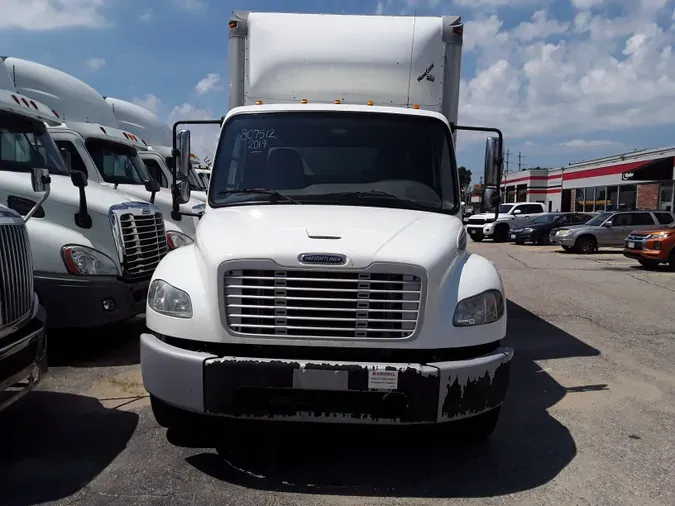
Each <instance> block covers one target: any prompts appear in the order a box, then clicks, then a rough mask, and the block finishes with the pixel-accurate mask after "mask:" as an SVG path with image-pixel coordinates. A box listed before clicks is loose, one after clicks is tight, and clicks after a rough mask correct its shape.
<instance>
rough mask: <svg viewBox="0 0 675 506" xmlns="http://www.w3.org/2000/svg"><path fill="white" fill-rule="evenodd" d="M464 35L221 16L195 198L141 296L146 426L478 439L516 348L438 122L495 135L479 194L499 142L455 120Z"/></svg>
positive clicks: (495, 184) (488, 427)
mask: <svg viewBox="0 0 675 506" xmlns="http://www.w3.org/2000/svg"><path fill="white" fill-rule="evenodd" d="M462 32H463V26H462V24H461V21H460V18H458V17H452V16H445V17H407V16H347V15H317V14H285V13H260V12H255V13H254V12H235V13H234V15H233V17H232V18H231V19H230V21H229V52H228V58H229V62H228V79H229V112H228V113H227V115H226V116H225V118H224V119H222V121H221V120H214V123H218V124H220V125H221V131H220V137H219V141H218V147H217V151H216V155H215V158H214V161H213V169H212V176H211V186H210V187H209V193H208V201H207V205H206V211H205V214H204V216H203V217H202V218H201V220H200V221H199V224H198V227H197V234H196V240H195V244H193V245H190V246H188V247H184V248H181V249H179V250H176V251H172V252H170V253H169V254H168V255H167V256H166V257H165V258H164V259H163V260H162V261H161V262H160V265H159V266H158V268H157V270H156V271H155V273H154V275H153V278H152V282H151V285H150V290H149V294H148V309H147V312H146V318H147V320H146V321H147V327H148V329H149V330H150V332H148V333H145V334H143V335H142V336H141V367H142V374H143V381H144V384H145V388H146V389H147V390H148V392H150V395H151V403H152V408H153V411H154V414H155V417H156V419H157V420H158V422H159V423H160V424H161V425H164V426H167V427H182V426H184V425H183V424H185V423H186V422H187V421H190V420H192V419H193V417H195V416H196V417H197V418H200V416H199V415H210V416H223V417H238V418H256V419H270V420H271V419H278V420H289V421H291V420H312V421H317V422H319V421H325V422H339V423H382V424H395V423H407V424H436V423H441V422H459V421H462V422H461V423H457V424H450V425H452V426H453V427H455V428H458V426H462V427H463V428H464V429H465V430H466V431H467V435H468V436H469V437H476V438H479V439H482V438H485V437H487V436H489V434H491V433H492V431H493V429H494V428H495V425H496V423H497V420H498V416H499V411H500V406H501V405H502V403H503V401H504V399H505V396H506V393H507V386H508V383H509V371H510V363H511V359H512V357H513V353H514V352H513V349H512V348H510V347H509V346H507V345H505V344H504V342H503V339H504V338H505V335H506V298H505V295H504V288H503V286H502V281H501V278H500V276H499V273H498V272H497V270H496V269H495V266H494V264H493V263H492V262H490V261H489V260H487V259H485V258H483V257H481V256H479V255H476V254H471V253H469V252H467V250H466V244H467V236H466V232H465V230H464V227H463V226H462V221H461V219H460V218H461V217H460V208H461V205H460V191H459V190H460V188H459V176H458V170H457V163H456V161H455V134H456V131H457V130H478V131H485V132H494V133H496V134H497V136H496V137H490V138H488V141H487V147H486V161H485V174H484V181H485V182H486V184H487V185H488V186H489V190H488V191H487V192H486V194H487V195H488V205H489V206H491V207H495V205H496V204H497V203H498V197H495V195H499V183H500V176H501V165H502V157H501V153H502V152H503V146H502V135H501V132H499V131H498V130H497V129H493V128H483V127H464V126H458V125H457V124H456V121H457V106H458V99H459V84H460V60H461V50H462ZM181 123H183V122H179V123H177V124H175V125H174V130H175V131H177V130H178V127H179V126H180V124H181ZM184 123H186V124H189V123H191V122H184ZM189 140H190V136H189V131H188V130H180V131H179V132H178V135H177V146H176V148H177V149H178V151H177V153H179V155H177V158H178V160H177V164H176V167H177V171H178V172H179V174H184V173H185V171H186V170H187V167H188V153H189V152H190V146H189ZM491 195H492V196H491ZM466 419H468V420H466ZM190 423H191V422H190Z"/></svg>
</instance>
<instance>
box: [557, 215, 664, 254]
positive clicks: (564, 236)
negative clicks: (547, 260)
mask: <svg viewBox="0 0 675 506" xmlns="http://www.w3.org/2000/svg"><path fill="white" fill-rule="evenodd" d="M673 221H675V214H674V213H672V212H668V211H607V212H602V213H600V214H598V215H597V216H595V217H594V218H592V219H591V220H589V221H587V222H586V223H584V224H583V225H577V226H573V227H562V228H557V229H553V230H552V231H551V234H550V236H549V239H550V241H551V244H560V245H561V246H562V247H563V249H564V250H565V251H574V252H576V253H586V254H588V253H594V252H596V251H597V250H598V248H600V247H603V246H617V247H619V246H621V247H622V246H623V245H624V240H625V239H626V236H628V234H630V233H631V232H632V231H633V230H651V229H656V228H661V227H663V224H664V223H671V222H673Z"/></svg>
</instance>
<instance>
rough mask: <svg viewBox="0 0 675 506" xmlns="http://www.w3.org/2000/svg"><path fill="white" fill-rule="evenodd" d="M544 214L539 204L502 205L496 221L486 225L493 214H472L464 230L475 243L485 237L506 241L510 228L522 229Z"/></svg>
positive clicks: (541, 205)
mask: <svg viewBox="0 0 675 506" xmlns="http://www.w3.org/2000/svg"><path fill="white" fill-rule="evenodd" d="M544 212H546V209H545V207H544V204H542V203H541V202H517V203H515V204H502V205H500V206H499V216H498V218H497V221H495V222H487V223H486V220H490V219H494V217H495V215H494V214H493V213H481V214H474V215H473V216H471V218H469V223H468V224H467V225H466V230H467V232H469V235H470V236H471V239H473V240H474V241H476V242H480V241H482V240H483V239H485V238H486V237H487V238H492V239H493V240H494V241H495V242H503V241H508V240H509V231H510V230H511V229H512V228H516V227H522V226H524V225H526V224H527V223H529V222H531V221H532V220H533V219H534V218H536V217H538V216H541V215H542V214H544Z"/></svg>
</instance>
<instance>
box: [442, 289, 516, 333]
mask: <svg viewBox="0 0 675 506" xmlns="http://www.w3.org/2000/svg"><path fill="white" fill-rule="evenodd" d="M503 315H504V296H503V295H502V294H501V292H500V291H499V290H488V291H486V292H483V293H480V294H478V295H475V296H473V297H469V298H468V299H464V300H460V301H459V303H458V304H457V308H456V309H455V316H454V317H453V318H452V323H453V325H454V326H455V327H469V326H472V325H483V324H485V323H492V322H495V321H497V320H499V319H500V318H501V317H502V316H503Z"/></svg>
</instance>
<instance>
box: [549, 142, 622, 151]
mask: <svg viewBox="0 0 675 506" xmlns="http://www.w3.org/2000/svg"><path fill="white" fill-rule="evenodd" d="M556 146H560V147H561V148H573V149H577V150H585V149H595V148H604V147H619V146H622V144H621V143H620V142H616V141H609V140H584V139H572V140H571V141H567V142H559V143H557V144H556Z"/></svg>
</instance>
